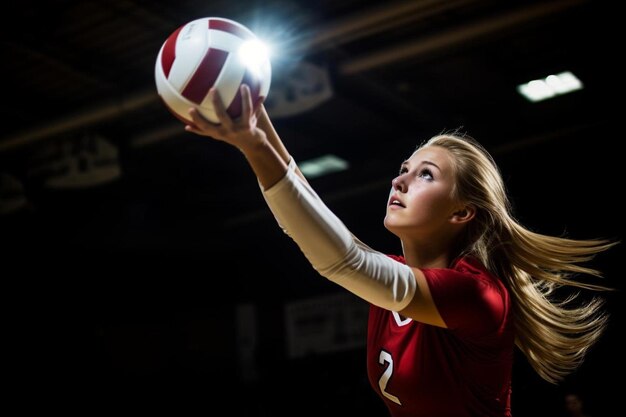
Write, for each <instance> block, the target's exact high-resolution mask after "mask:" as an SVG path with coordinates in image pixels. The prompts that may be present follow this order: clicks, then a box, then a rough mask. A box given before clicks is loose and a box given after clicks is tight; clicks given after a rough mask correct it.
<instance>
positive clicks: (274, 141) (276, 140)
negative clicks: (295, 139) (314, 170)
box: [257, 105, 306, 181]
mask: <svg viewBox="0 0 626 417" xmlns="http://www.w3.org/2000/svg"><path fill="white" fill-rule="evenodd" d="M257 126H258V127H259V128H260V129H261V130H263V131H264V132H265V134H266V135H267V141H268V142H269V143H270V144H271V145H272V147H273V148H274V149H275V150H276V152H277V153H278V155H279V156H280V157H281V159H282V160H283V161H284V162H285V164H289V162H290V161H291V159H292V156H291V155H290V154H289V151H288V150H287V148H286V147H285V144H284V143H283V141H282V140H281V139H280V136H279V135H278V132H277V131H276V129H275V128H274V125H273V124H272V121H271V119H270V118H269V116H268V114H267V111H266V110H265V107H264V106H263V105H261V108H260V109H259V113H258V121H257ZM296 173H297V174H298V175H299V176H300V178H302V179H303V180H305V181H306V178H305V177H304V175H303V174H302V172H300V169H299V168H298V167H297V166H296Z"/></svg>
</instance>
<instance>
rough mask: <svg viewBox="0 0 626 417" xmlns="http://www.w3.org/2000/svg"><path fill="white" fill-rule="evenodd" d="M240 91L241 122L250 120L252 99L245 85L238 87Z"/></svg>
mask: <svg viewBox="0 0 626 417" xmlns="http://www.w3.org/2000/svg"><path fill="white" fill-rule="evenodd" d="M239 91H241V117H242V118H243V120H250V116H251V115H252V97H251V95H250V87H248V85H247V84H242V85H241V87H239Z"/></svg>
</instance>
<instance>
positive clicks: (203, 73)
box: [181, 48, 229, 104]
mask: <svg viewBox="0 0 626 417" xmlns="http://www.w3.org/2000/svg"><path fill="white" fill-rule="evenodd" d="M228 55H229V53H228V52H226V51H222V50H219V49H213V48H209V50H208V52H207V53H206V54H205V55H204V58H203V59H202V61H201V62H200V65H198V68H197V69H196V70H195V71H194V72H193V75H192V76H191V78H190V79H189V81H188V82H187V85H186V86H185V88H184V89H183V90H182V92H181V94H182V96H183V97H185V98H187V99H188V100H190V101H192V102H193V103H196V104H200V103H202V101H203V100H204V99H205V97H206V95H207V94H208V92H209V89H210V88H211V87H212V86H213V84H215V82H216V80H217V79H218V77H219V76H220V73H223V72H224V71H223V70H222V67H223V66H224V62H225V61H226V59H227V58H228Z"/></svg>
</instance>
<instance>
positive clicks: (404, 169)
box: [400, 166, 409, 175]
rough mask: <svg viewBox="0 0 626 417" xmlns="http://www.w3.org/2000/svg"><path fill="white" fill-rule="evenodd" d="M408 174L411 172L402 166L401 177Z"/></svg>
mask: <svg viewBox="0 0 626 417" xmlns="http://www.w3.org/2000/svg"><path fill="white" fill-rule="evenodd" d="M407 172H409V170H408V168H407V167H405V166H401V167H400V175H402V174H406V173H407Z"/></svg>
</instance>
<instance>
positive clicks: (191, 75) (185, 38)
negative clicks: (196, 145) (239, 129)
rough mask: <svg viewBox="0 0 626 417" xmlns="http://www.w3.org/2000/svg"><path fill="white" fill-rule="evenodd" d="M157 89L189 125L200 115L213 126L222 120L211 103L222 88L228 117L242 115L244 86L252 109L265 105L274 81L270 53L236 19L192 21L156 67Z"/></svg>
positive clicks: (172, 40)
mask: <svg viewBox="0 0 626 417" xmlns="http://www.w3.org/2000/svg"><path fill="white" fill-rule="evenodd" d="M154 72H155V79H156V87H157V92H158V94H159V96H160V97H161V99H162V101H163V102H164V104H165V105H166V107H167V108H168V109H169V110H170V111H171V112H172V113H173V114H174V116H176V117H177V118H178V119H180V120H181V121H182V122H183V123H185V124H187V123H191V119H190V117H189V113H188V110H189V108H190V107H195V108H197V109H198V111H199V112H200V114H202V115H203V116H204V117H205V118H206V119H208V120H209V121H211V122H213V123H218V122H219V120H218V118H217V116H216V114H215V110H214V109H213V105H212V104H211V102H210V101H209V98H208V93H209V89H210V88H211V87H213V86H215V87H216V89H217V91H218V93H219V96H220V97H221V99H222V102H223V103H224V106H225V108H226V109H227V110H226V111H227V113H228V114H229V115H230V116H231V117H233V118H237V117H238V116H240V115H241V109H242V105H241V104H242V103H241V93H240V86H241V85H242V84H247V85H248V86H249V87H250V93H251V95H252V103H253V104H257V103H258V102H259V101H261V102H262V101H263V100H265V98H266V97H267V94H268V93H269V89H270V83H271V79H272V66H271V62H270V58H269V53H268V52H267V49H266V47H265V46H264V45H263V43H262V42H261V41H260V40H259V39H258V37H257V36H256V35H255V34H254V32H252V31H251V30H250V29H248V28H247V27H246V26H244V25H242V24H241V23H238V22H236V21H233V20H230V19H224V18H220V17H205V18H201V19H196V20H193V21H190V22H188V23H186V24H184V25H182V26H180V27H179V28H178V29H176V30H175V31H174V32H172V34H171V35H170V36H169V37H168V38H167V39H166V40H165V42H163V45H162V46H161V49H160V50H159V54H158V56H157V60H156V64H155V71H154Z"/></svg>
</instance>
